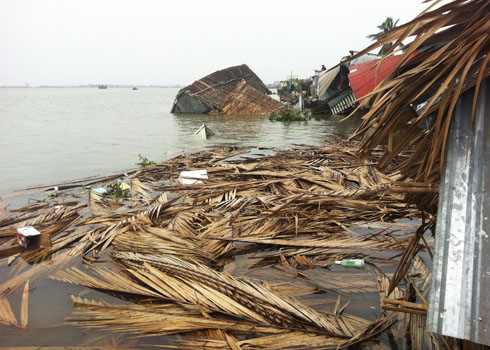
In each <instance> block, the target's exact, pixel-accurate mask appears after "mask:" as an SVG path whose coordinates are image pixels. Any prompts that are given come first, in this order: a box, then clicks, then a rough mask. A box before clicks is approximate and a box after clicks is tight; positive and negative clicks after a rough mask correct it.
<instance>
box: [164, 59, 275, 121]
mask: <svg viewBox="0 0 490 350" xmlns="http://www.w3.org/2000/svg"><path fill="white" fill-rule="evenodd" d="M242 82H246V84H247V85H249V86H250V87H252V88H254V89H255V90H256V91H258V92H260V93H261V94H263V95H265V96H267V95H270V94H271V91H270V90H269V89H268V88H267V86H265V84H264V83H263V82H262V80H260V78H259V77H258V76H257V75H256V74H255V73H254V72H253V71H252V70H251V69H250V68H249V67H248V66H247V65H246V64H242V65H240V66H234V67H229V68H226V69H222V70H219V71H216V72H214V73H212V74H209V75H207V76H205V77H204V78H201V79H199V80H196V81H195V82H194V83H192V84H191V85H188V86H186V87H185V88H183V89H181V90H180V91H179V93H178V94H177V96H176V98H175V101H174V104H173V106H172V110H171V111H170V112H171V113H191V114H207V113H209V112H211V111H215V112H216V111H217V112H219V106H220V105H221V104H222V103H223V101H224V100H225V99H226V98H227V97H228V95H229V94H230V93H231V92H232V91H233V90H235V88H236V87H237V86H238V85H239V84H240V83H242Z"/></svg>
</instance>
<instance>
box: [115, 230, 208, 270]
mask: <svg viewBox="0 0 490 350" xmlns="http://www.w3.org/2000/svg"><path fill="white" fill-rule="evenodd" d="M112 244H113V246H114V248H116V250H118V251H127V252H139V253H141V254H163V255H172V256H176V257H179V258H180V259H183V260H187V261H190V262H194V263H202V264H206V265H210V264H211V263H212V261H213V255H212V254H210V253H208V252H207V251H205V250H204V249H202V248H201V247H200V245H199V244H198V241H197V240H196V239H195V238H189V237H186V236H183V237H182V236H179V235H176V234H175V232H172V231H169V230H167V229H163V228H157V227H148V226H146V227H145V226H143V227H141V228H140V229H138V230H128V231H126V232H122V233H120V234H118V235H117V236H116V238H115V239H114V241H113V242H112Z"/></svg>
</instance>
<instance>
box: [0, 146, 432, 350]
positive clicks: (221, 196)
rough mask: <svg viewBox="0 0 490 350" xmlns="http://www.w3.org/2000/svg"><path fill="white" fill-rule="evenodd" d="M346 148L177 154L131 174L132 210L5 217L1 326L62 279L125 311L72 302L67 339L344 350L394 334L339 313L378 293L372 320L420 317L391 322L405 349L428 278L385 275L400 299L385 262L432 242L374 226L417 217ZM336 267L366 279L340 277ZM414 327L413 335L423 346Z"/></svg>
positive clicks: (63, 208) (32, 211)
mask: <svg viewBox="0 0 490 350" xmlns="http://www.w3.org/2000/svg"><path fill="white" fill-rule="evenodd" d="M357 147H358V144H357V143H355V142H350V143H346V142H344V141H342V140H340V139H337V138H335V139H331V140H330V141H329V142H327V143H326V144H325V145H324V146H323V147H318V148H311V147H306V146H298V147H297V148H296V149H292V150H283V151H278V152H277V153H276V154H275V155H272V156H258V155H257V154H253V153H250V152H249V150H247V149H244V148H233V147H230V148H226V149H222V150H214V151H203V152H200V153H195V154H186V155H182V156H179V157H177V158H174V159H172V160H170V161H167V162H165V163H162V164H157V165H150V166H147V167H144V168H141V169H140V170H139V171H138V172H136V173H135V174H134V175H132V176H131V178H130V179H129V180H130V184H131V187H130V191H129V194H128V196H121V197H120V198H117V197H114V196H110V195H103V194H100V193H97V192H95V191H92V190H89V191H88V193H87V192H84V191H82V192H81V193H80V192H77V193H76V196H77V197H79V198H78V199H76V198H74V199H73V200H70V201H66V200H65V201H64V200H63V199H62V198H61V197H60V198H57V202H56V203H47V202H40V203H36V204H31V205H28V206H27V207H24V208H20V209H17V210H12V211H10V212H8V213H7V214H6V215H4V216H2V217H0V237H1V239H2V243H1V245H0V257H1V258H2V260H0V267H3V268H4V269H5V273H2V275H1V276H2V277H1V284H0V302H1V305H2V308H1V309H0V323H2V324H5V325H14V326H17V327H29V323H28V322H27V315H25V316H23V317H22V319H21V322H20V323H19V322H18V321H17V319H16V317H15V313H14V312H13V311H12V308H11V304H10V303H11V302H12V301H14V300H15V299H16V298H18V297H19V296H20V293H21V292H22V290H23V289H26V290H27V292H26V293H28V289H29V287H28V286H30V288H31V289H32V288H35V287H39V288H43V285H45V284H49V283H50V282H49V281H52V280H57V281H63V282H66V283H70V284H75V285H78V286H83V287H87V288H90V289H92V290H97V291H102V292H104V293H107V294H109V295H112V296H116V297H118V298H119V300H120V301H119V302H116V301H114V298H112V299H110V301H107V300H106V299H105V298H104V297H103V296H104V295H103V294H100V293H98V294H95V295H94V296H93V297H89V296H87V294H86V293H87V291H85V292H84V291H83V290H82V291H81V293H80V294H77V295H75V294H74V295H72V296H71V298H72V300H73V304H74V309H73V312H72V313H71V315H69V316H68V317H67V319H66V322H67V323H68V324H69V325H72V326H75V327H81V328H86V329H102V330H106V331H110V334H113V333H122V334H126V335H127V334H138V335H140V336H145V335H146V336H150V335H151V336H168V335H171V334H182V335H184V337H181V338H178V339H174V340H173V341H175V342H177V343H178V344H177V347H178V348H188V349H198V348H199V349H202V348H209V349H211V348H212V349H216V348H219V349H230V348H231V349H239V348H241V349H261V348H268V349H284V348H291V347H292V348H295V349H307V348H308V349H311V348H312V347H315V348H316V347H318V348H324V349H329V348H337V347H338V348H347V347H348V346H350V345H353V344H358V343H363V342H365V341H366V340H368V339H371V338H373V337H375V336H376V335H378V334H380V333H382V332H384V331H385V330H386V329H388V328H390V327H391V326H392V325H393V323H394V322H395V316H394V315H395V314H394V313H382V310H379V309H378V317H376V318H375V319H369V318H372V316H367V315H369V314H370V312H366V311H369V310H370V306H369V305H368V304H366V303H360V304H359V301H357V304H358V306H357V308H360V309H366V310H364V313H363V312H361V313H359V312H356V311H355V310H353V312H352V313H349V311H348V310H349V308H348V307H347V304H349V303H350V302H353V303H354V304H355V303H356V300H363V299H364V297H363V296H365V295H368V294H367V293H374V292H375V291H376V288H377V286H378V289H379V293H380V300H382V305H383V308H385V309H387V310H398V309H400V310H401V311H404V312H411V310H415V311H414V312H413V314H414V315H415V316H413V317H415V318H413V317H412V315H411V314H407V315H404V316H398V317H400V318H406V319H407V320H408V321H407V323H400V326H399V327H398V328H399V329H398V331H395V330H390V334H391V336H392V337H394V338H403V337H404V334H405V330H404V329H402V327H405V324H406V327H412V328H413V327H415V325H416V323H413V322H419V323H418V324H421V323H420V322H422V319H421V317H424V316H423V315H421V313H423V311H424V307H425V306H424V304H417V303H416V302H414V301H415V299H414V298H416V297H417V296H416V295H415V297H414V293H415V290H417V292H418V293H420V294H421V295H423V293H425V292H426V288H427V280H429V279H430V274H427V271H428V269H427V267H426V266H425V263H424V262H423V260H422V259H420V258H418V259H419V265H417V266H419V267H418V269H419V270H422V271H423V273H418V274H412V273H410V274H408V275H407V272H406V271H405V274H403V273H400V272H398V271H397V272H396V273H395V277H396V276H399V277H400V276H401V278H404V277H406V276H411V277H408V278H409V280H410V283H411V284H410V285H408V284H407V289H406V290H402V289H400V287H396V286H395V287H394V288H392V287H391V284H390V282H389V281H390V274H387V272H384V271H388V270H389V269H392V267H393V265H394V264H396V262H397V260H393V257H394V256H399V255H400V253H401V252H403V251H406V250H409V251H410V253H411V254H413V253H416V252H419V251H420V250H423V251H425V250H426V249H428V244H427V242H426V243H425V244H423V245H422V244H418V243H417V244H415V245H414V244H413V239H412V237H413V235H414V229H413V227H414V226H415V227H416V226H418V224H415V225H414V224H410V223H406V222H405V223H400V224H396V223H392V224H389V225H388V224H386V223H385V222H388V221H390V222H393V221H395V220H399V219H407V218H413V219H417V217H418V216H417V215H418V211H417V210H416V209H415V208H413V207H409V206H407V205H406V204H405V203H404V202H403V201H402V197H403V195H402V194H400V193H399V191H397V190H396V188H397V183H396V181H397V180H398V178H399V177H400V175H399V174H398V173H397V172H394V171H393V168H388V170H387V172H386V173H381V172H380V171H378V170H377V169H376V160H377V159H379V157H380V156H381V154H382V153H383V152H384V151H385V150H384V149H383V148H382V147H379V148H378V149H377V150H374V151H373V153H372V155H371V158H370V159H368V160H366V161H361V160H360V159H359V158H357V157H356V156H355V151H356V149H357ZM408 156H409V153H403V154H401V155H399V156H398V157H397V158H396V159H395V160H394V163H393V165H396V164H397V163H399V162H402V161H404V160H405V159H407V157H408ZM193 170H194V171H195V170H206V173H207V177H208V178H207V179H206V178H205V177H203V178H201V179H200V180H199V182H196V183H195V184H179V183H178V178H179V176H180V175H181V172H182V171H193ZM126 180H128V179H126ZM113 181H114V180H113ZM105 185H107V184H105ZM101 186H104V184H100V183H99V184H97V185H96V186H94V187H101ZM24 226H33V227H35V228H36V229H37V230H38V231H40V232H41V233H42V234H43V235H47V236H48V237H49V239H50V241H51V246H49V247H44V248H38V249H29V250H24V248H23V247H21V246H20V245H19V244H18V243H17V242H16V238H15V236H16V228H17V227H24ZM345 259H358V260H356V261H360V260H359V259H362V261H363V263H364V262H365V263H366V266H365V267H363V268H360V269H359V268H352V267H348V264H344V266H342V265H340V266H339V265H337V264H336V261H342V260H345ZM28 264H32V266H29V265H28ZM7 265H8V266H9V267H7ZM358 265H359V266H361V265H363V264H358ZM386 269H388V270H386ZM391 290H392V291H391ZM67 297H68V296H67ZM359 298H361V299H359ZM381 298H382V299H381ZM410 298H411V299H410ZM31 299H32V298H31ZM345 299H348V301H347V303H345V304H344V302H343V301H342V300H345ZM26 300H27V299H26ZM26 307H27V306H26ZM371 307H372V308H375V309H377V306H376V305H374V306H371ZM23 308H24V306H23ZM421 310H422V312H421ZM371 311H372V310H371ZM129 315H130V317H129ZM366 317H367V318H366ZM411 317H412V321H410V320H411ZM416 317H419V318H416ZM0 327H6V326H0ZM412 328H410V329H409V330H408V329H407V332H408V333H409V334H411V336H413V337H420V334H419V333H417V332H421V331H422V333H424V332H423V330H421V329H415V328H414V329H412ZM417 334H418V335H417ZM138 339H140V340H141V338H138ZM434 339H435V338H434ZM133 341H135V340H134V339H133ZM423 341H436V340H430V339H429V340H427V339H425V338H424V340H423ZM122 342H123V343H124V344H127V343H126V342H124V341H122ZM162 344H163V343H162ZM164 344H168V343H167V342H164ZM73 345H74V344H73ZM77 345H78V344H77ZM117 345H119V344H117ZM173 346H175V344H174V345H172V346H171V345H169V346H168V347H167V348H172V347H173ZM163 347H165V346H163Z"/></svg>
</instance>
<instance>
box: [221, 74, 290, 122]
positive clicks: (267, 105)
mask: <svg viewBox="0 0 490 350" xmlns="http://www.w3.org/2000/svg"><path fill="white" fill-rule="evenodd" d="M285 109H286V107H285V106H284V105H283V104H282V103H281V102H279V101H277V100H274V99H273V98H272V97H270V96H267V95H265V94H263V93H262V92H260V91H258V90H257V89H255V88H253V87H252V86H251V85H249V84H247V83H246V82H245V81H242V82H241V83H239V84H238V86H237V87H236V88H235V90H233V91H232V92H231V93H229V94H228V96H227V97H226V99H225V100H224V101H223V102H222V103H221V104H220V106H219V108H218V111H217V113H220V114H228V115H269V114H271V113H272V112H274V113H281V112H282V111H283V110H285Z"/></svg>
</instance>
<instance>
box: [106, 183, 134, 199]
mask: <svg viewBox="0 0 490 350" xmlns="http://www.w3.org/2000/svg"><path fill="white" fill-rule="evenodd" d="M108 193H109V194H110V195H111V196H112V198H114V199H119V198H127V197H128V194H129V186H128V185H127V184H125V183H122V182H116V183H115V184H114V185H112V186H110V190H109V191H108Z"/></svg>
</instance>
